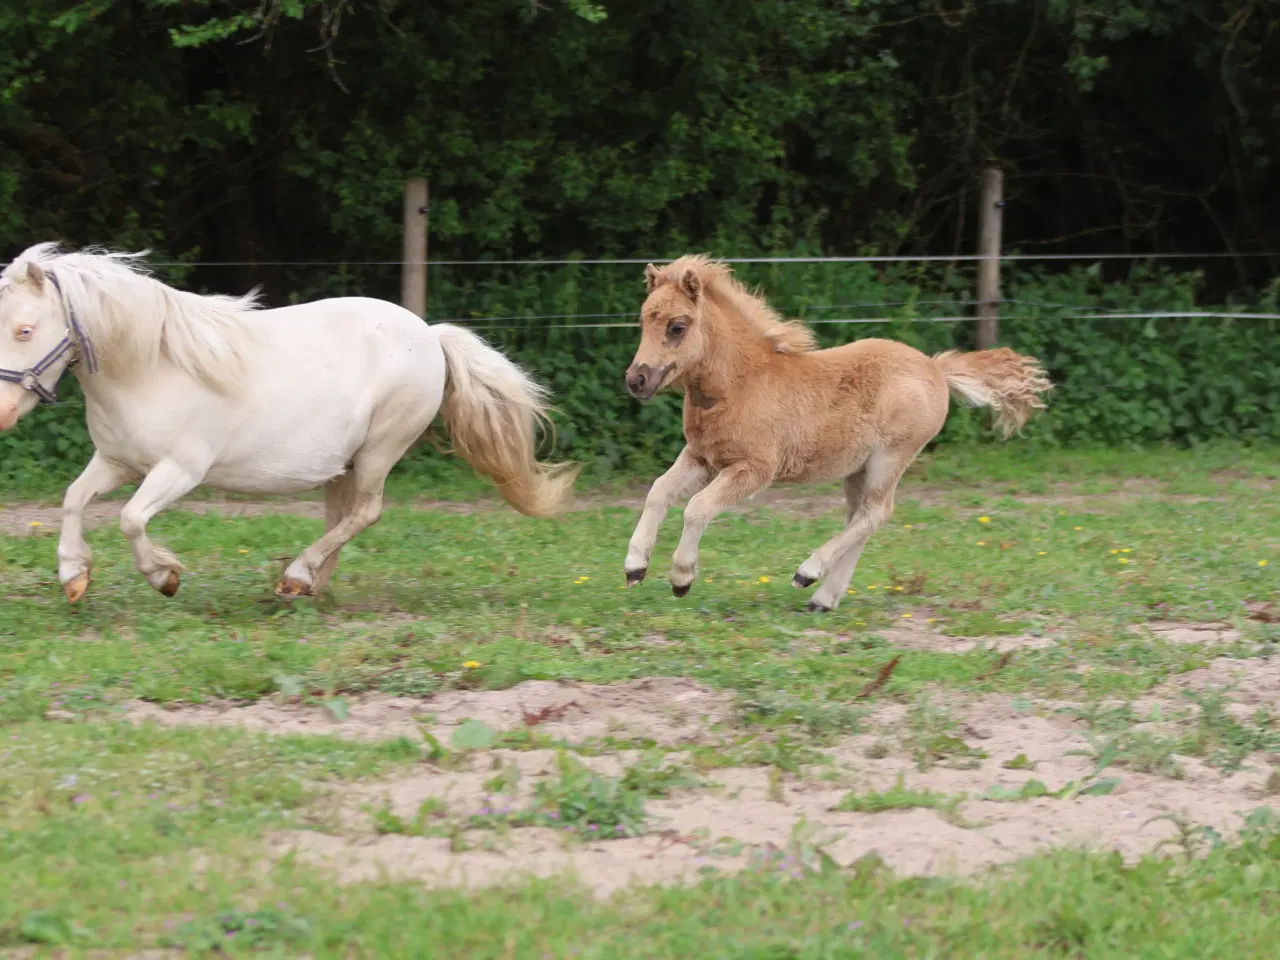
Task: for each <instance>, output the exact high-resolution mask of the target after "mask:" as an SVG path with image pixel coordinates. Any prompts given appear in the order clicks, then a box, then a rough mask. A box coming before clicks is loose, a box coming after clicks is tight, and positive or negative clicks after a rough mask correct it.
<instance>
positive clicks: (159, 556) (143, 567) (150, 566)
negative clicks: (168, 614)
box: [120, 460, 204, 597]
mask: <svg viewBox="0 0 1280 960" xmlns="http://www.w3.org/2000/svg"><path fill="white" fill-rule="evenodd" d="M203 479H204V471H203V470H200V471H196V470H194V469H192V468H191V467H189V466H186V465H184V464H181V463H179V462H178V461H176V460H161V461H160V462H159V463H157V464H156V465H155V467H154V468H153V469H152V470H151V472H150V473H148V474H147V475H146V477H145V478H144V479H143V481H142V484H141V485H140V486H139V487H138V492H137V493H135V494H134V495H133V497H132V498H131V499H130V500H129V502H128V503H126V504H125V505H124V509H123V510H121V511H120V531H121V532H122V533H123V534H124V535H125V537H127V538H128V540H129V545H130V546H131V547H132V548H133V561H134V563H135V565H136V566H137V568H138V572H139V573H141V574H142V575H143V576H144V577H146V578H147V583H149V584H151V586H153V587H155V589H157V590H159V591H160V592H161V593H163V594H164V595H165V596H166V597H172V596H173V595H174V594H175V593H177V592H178V586H179V584H180V583H181V579H180V577H179V574H181V573H182V564H181V563H179V562H178V558H177V557H175V556H174V555H173V554H172V553H170V552H169V551H168V550H166V549H165V548H164V547H160V546H157V545H156V544H154V543H152V542H151V539H150V538H149V537H148V536H147V524H148V523H150V522H151V518H152V517H154V516H155V515H156V514H157V513H159V512H160V511H161V510H163V509H165V508H166V507H168V506H171V505H173V504H175V503H177V502H178V501H179V500H181V499H182V498H183V497H185V496H186V495H187V494H188V493H190V492H191V491H192V490H194V489H195V488H196V487H198V486H199V485H200V481H201V480H203Z"/></svg>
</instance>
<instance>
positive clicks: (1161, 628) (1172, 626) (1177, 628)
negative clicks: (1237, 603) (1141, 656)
mask: <svg viewBox="0 0 1280 960" xmlns="http://www.w3.org/2000/svg"><path fill="white" fill-rule="evenodd" d="M1129 629H1130V631H1132V632H1133V633H1137V634H1140V635H1142V636H1147V635H1149V634H1150V635H1154V636H1155V637H1157V638H1158V639H1160V640H1163V641H1165V642H1166V643H1205V644H1214V643H1236V642H1238V641H1239V640H1240V631H1239V630H1237V629H1236V628H1235V627H1233V626H1231V624H1229V623H1180V622H1178V621H1176V620H1154V621H1152V622H1150V623H1141V624H1136V625H1134V626H1132V627H1130V628H1129Z"/></svg>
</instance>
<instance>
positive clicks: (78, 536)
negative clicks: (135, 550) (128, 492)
mask: <svg viewBox="0 0 1280 960" xmlns="http://www.w3.org/2000/svg"><path fill="white" fill-rule="evenodd" d="M134 476H135V474H134V473H133V471H132V470H129V469H128V468H127V467H123V466H121V465H120V464H118V463H113V462H112V461H110V460H108V459H106V458H105V457H104V456H103V455H102V454H100V453H96V452H95V453H94V455H93V459H91V460H90V461H89V465H88V466H87V467H85V468H84V471H83V472H82V473H81V474H80V476H78V477H76V479H75V482H74V483H72V484H71V486H69V487H67V492H66V494H65V495H64V496H63V498H62V532H61V534H59V536H58V581H59V582H60V583H61V584H62V589H63V591H64V592H65V593H66V595H67V600H68V601H69V602H71V603H75V602H76V601H77V600H79V599H80V598H81V597H82V596H84V592H85V590H87V589H88V588H89V573H90V571H91V570H92V568H93V551H92V550H90V549H89V544H87V543H86V542H85V539H84V511H85V508H86V507H87V506H89V504H90V503H92V502H93V500H94V499H95V498H97V497H100V496H102V495H103V494H104V493H110V492H111V491H112V490H114V489H116V488H117V487H120V486H123V485H124V484H126V483H128V482H129V481H130V480H132V479H133V477H134Z"/></svg>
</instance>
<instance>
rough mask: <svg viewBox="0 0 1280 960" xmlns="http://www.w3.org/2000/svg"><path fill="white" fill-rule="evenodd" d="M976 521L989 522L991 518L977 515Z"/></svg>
mask: <svg viewBox="0 0 1280 960" xmlns="http://www.w3.org/2000/svg"><path fill="white" fill-rule="evenodd" d="M978 522H979V523H990V522H991V518H990V517H979V518H978Z"/></svg>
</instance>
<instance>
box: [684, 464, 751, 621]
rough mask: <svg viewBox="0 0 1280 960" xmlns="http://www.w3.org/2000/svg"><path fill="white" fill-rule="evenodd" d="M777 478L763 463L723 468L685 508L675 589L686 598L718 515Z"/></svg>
mask: <svg viewBox="0 0 1280 960" xmlns="http://www.w3.org/2000/svg"><path fill="white" fill-rule="evenodd" d="M772 480H773V470H772V469H771V468H770V467H768V466H766V465H764V464H760V463H735V464H734V465H733V466H731V467H726V468H725V469H724V470H722V471H721V472H720V473H719V474H718V475H717V476H716V478H715V479H714V480H712V481H711V482H710V483H709V484H707V487H706V489H705V490H703V491H702V492H701V493H699V494H698V495H697V496H695V497H694V498H693V499H692V500H690V501H689V505H688V506H687V507H685V508H684V532H683V533H682V534H681V535H680V545H679V546H677V547H676V553H675V556H674V557H672V559H671V576H670V580H671V592H672V593H674V594H675V595H676V596H677V597H683V596H684V595H685V594H686V593H688V592H689V587H690V586H691V585H692V583H693V578H694V577H695V576H696V575H697V572H698V543H699V542H700V541H701V540H702V535H703V534H704V533H705V532H706V530H707V526H708V525H709V524H710V523H711V521H712V520H714V519H715V518H716V515H717V514H719V513H721V512H722V511H724V510H726V509H727V508H729V507H731V506H733V505H734V504H735V503H738V502H739V501H741V500H745V499H746V498H747V497H749V496H751V495H752V494H753V493H758V492H759V491H760V490H763V489H764V488H765V487H767V486H768V485H769V483H770V481H772Z"/></svg>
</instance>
